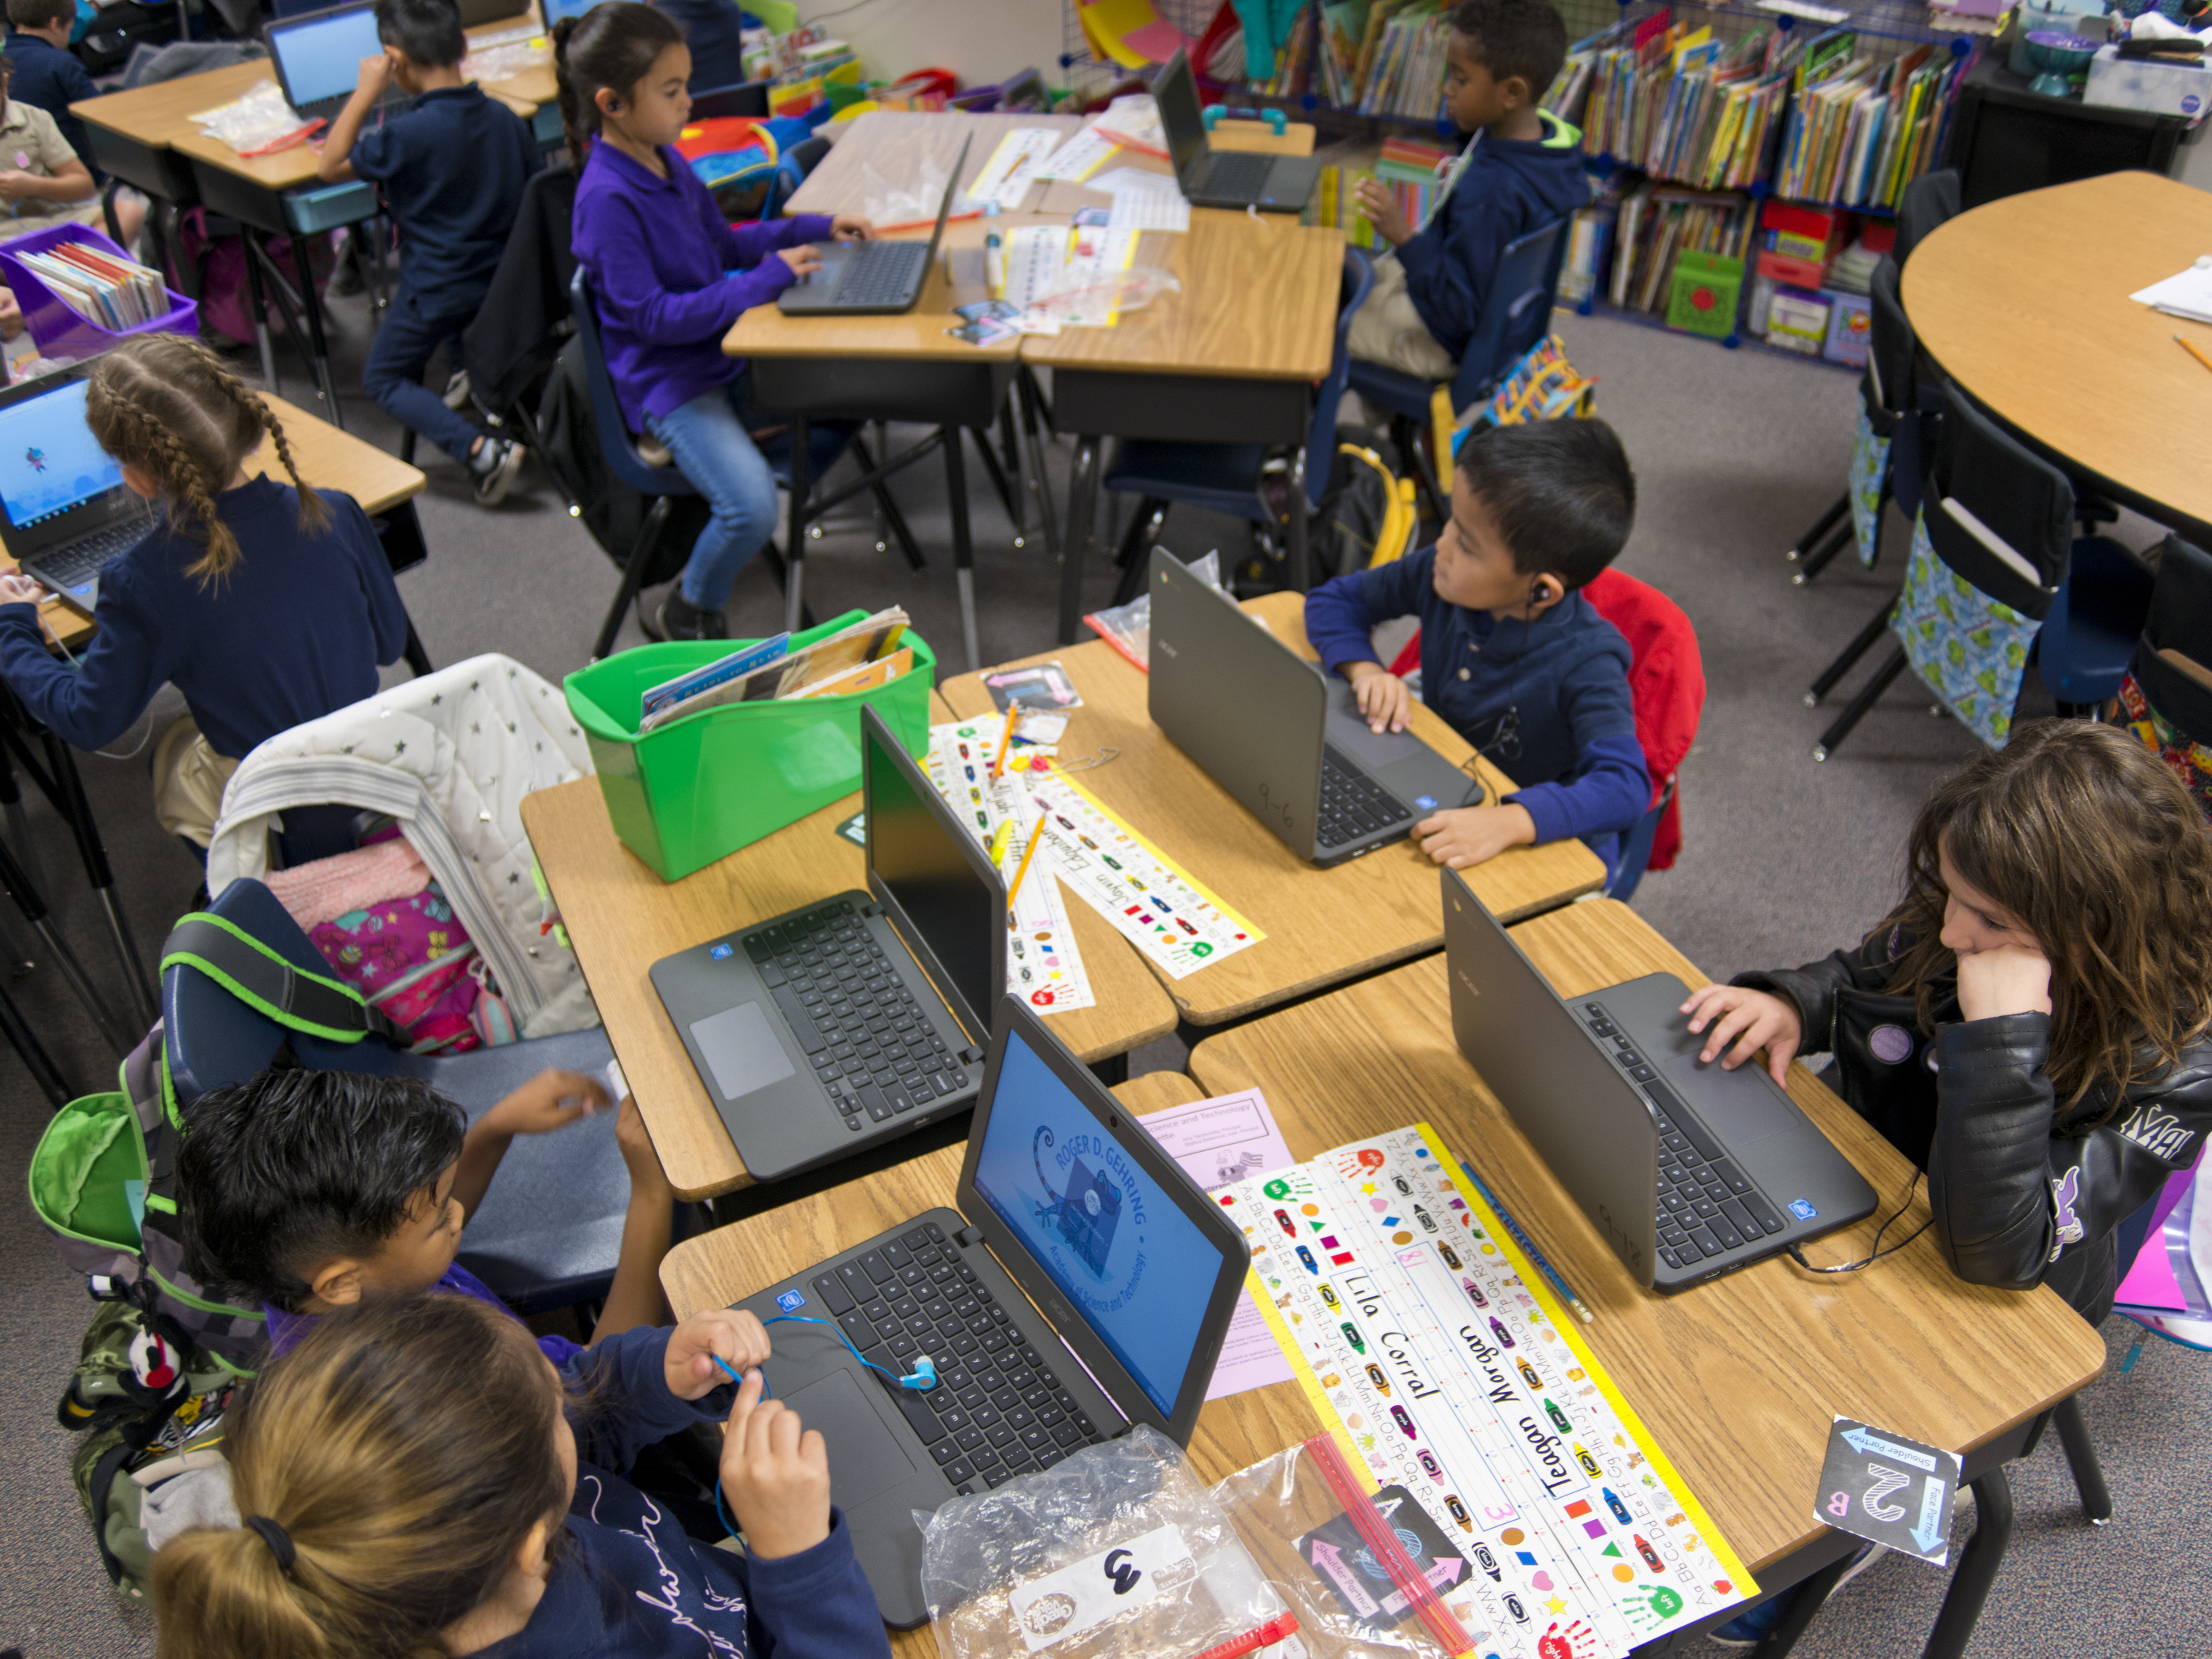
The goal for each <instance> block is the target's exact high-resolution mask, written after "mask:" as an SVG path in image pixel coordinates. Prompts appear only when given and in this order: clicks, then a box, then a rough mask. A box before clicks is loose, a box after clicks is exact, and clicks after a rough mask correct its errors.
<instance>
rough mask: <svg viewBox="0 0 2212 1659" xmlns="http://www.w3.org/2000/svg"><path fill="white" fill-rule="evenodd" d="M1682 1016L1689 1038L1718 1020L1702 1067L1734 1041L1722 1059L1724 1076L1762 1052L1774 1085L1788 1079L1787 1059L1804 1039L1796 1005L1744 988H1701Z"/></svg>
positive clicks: (1707, 1041) (1702, 1051)
mask: <svg viewBox="0 0 2212 1659" xmlns="http://www.w3.org/2000/svg"><path fill="white" fill-rule="evenodd" d="M1681 1012H1684V1013H1686V1014H1687V1015H1688V1016H1689V1017H1690V1030H1691V1031H1692V1033H1696V1032H1699V1031H1702V1030H1705V1026H1706V1024H1708V1023H1709V1022H1711V1021H1714V1020H1716V1019H1717V1021H1718V1023H1717V1024H1714V1025H1713V1030H1712V1035H1711V1036H1709V1037H1707V1038H1706V1039H1705V1047H1704V1048H1702V1049H1700V1050H1699V1054H1698V1059H1699V1061H1700V1062H1702V1063H1710V1062H1711V1060H1713V1059H1714V1058H1715V1057H1716V1056H1718V1055H1720V1053H1721V1050H1722V1049H1723V1048H1728V1043H1729V1038H1730V1037H1734V1038H1735V1048H1729V1052H1728V1054H1726V1056H1725V1057H1723V1058H1722V1059H1721V1069H1722V1070H1723V1071H1727V1072H1733V1071H1734V1070H1735V1068H1736V1067H1737V1066H1741V1065H1742V1064H1743V1063H1744V1061H1746V1060H1749V1059H1750V1058H1751V1057H1752V1056H1753V1054H1757V1053H1758V1052H1759V1050H1760V1049H1761V1048H1764V1049H1765V1050H1766V1069H1767V1070H1768V1071H1769V1072H1771V1073H1773V1075H1774V1080H1775V1081H1776V1082H1777V1083H1786V1082H1787V1081H1788V1080H1789V1077H1790V1057H1791V1056H1792V1055H1794V1054H1796V1052H1797V1045H1798V1044H1799V1043H1800V1042H1802V1041H1803V1040H1804V1036H1805V1026H1804V1022H1803V1021H1802V1020H1801V1019H1800V1018H1798V1016H1797V1007H1796V1004H1795V1003H1793V1002H1791V1001H1790V1000H1789V999H1788V998H1786V997H1778V996H1774V995H1771V994H1769V993H1767V992H1765V991H1754V990H1753V989H1752V988H1751V987H1749V986H1747V985H1701V986H1699V987H1698V988H1697V989H1696V990H1694V991H1692V992H1691V993H1690V1000H1688V1001H1687V1002H1686V1003H1684V1004H1683V1005H1682V1007H1681Z"/></svg>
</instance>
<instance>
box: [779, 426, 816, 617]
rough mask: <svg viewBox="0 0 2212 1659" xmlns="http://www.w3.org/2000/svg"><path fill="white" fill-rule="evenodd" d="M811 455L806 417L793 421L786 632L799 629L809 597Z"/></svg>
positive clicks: (784, 587) (784, 593) (785, 605)
mask: <svg viewBox="0 0 2212 1659" xmlns="http://www.w3.org/2000/svg"><path fill="white" fill-rule="evenodd" d="M811 459H812V457H811V451H810V450H809V449H808V447H807V435H806V416H804V415H801V416H797V417H796V418H794V419H793V422H792V423H791V516H790V529H789V532H788V533H787V535H786V537H785V538H784V544H783V545H784V558H785V559H786V561H787V562H788V564H789V567H790V574H788V575H787V577H786V578H785V580H784V584H783V631H784V632H785V633H787V634H796V633H797V632H799V611H800V610H801V609H802V608H803V607H804V605H805V599H806V494H807V491H808V490H809V489H811V488H812V483H813V481H812V480H811V478H809V477H807V468H808V465H810V463H811Z"/></svg>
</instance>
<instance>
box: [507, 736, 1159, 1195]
mask: <svg viewBox="0 0 2212 1659" xmlns="http://www.w3.org/2000/svg"><path fill="white" fill-rule="evenodd" d="M933 709H934V712H933V719H935V720H939V721H942V720H950V719H951V718H952V715H951V711H950V710H948V709H947V708H945V705H944V704H943V703H942V702H936V703H935V704H934V705H933ZM857 811H860V795H859V793H857V792H856V793H854V794H852V795H850V796H848V797H847V798H846V799H843V800H842V801H839V802H837V803H836V805H832V806H825V807H823V809H822V810H821V811H818V812H817V813H815V814H813V815H812V816H811V817H804V818H801V819H800V820H799V822H798V823H794V824H791V825H789V826H787V828H785V829H780V830H778V831H777V832H776V833H775V835H773V836H768V837H767V838H766V839H764V840H762V841H758V842H754V843H753V844H752V845H751V846H750V847H747V848H741V849H740V850H738V852H735V853H732V854H730V856H729V857H727V858H726V859H723V860H720V862H718V863H714V864H710V865H708V866H707V867H706V868H705V869H703V870H700V871H697V872H694V873H693V874H691V875H689V876H686V877H685V878H684V879H683V880H682V881H679V882H676V883H673V884H670V883H665V882H663V881H662V880H661V879H660V878H659V876H657V875H655V874H653V872H652V871H650V870H648V869H647V867H646V866H644V864H642V863H641V862H640V861H639V860H638V859H637V857H636V856H635V854H632V853H631V852H630V851H629V848H626V847H624V846H623V844H622V843H621V842H619V841H617V839H616V838H615V833H614V828H613V826H612V825H611V823H608V821H607V809H606V803H605V799H604V798H603V797H602V796H601V795H600V793H599V782H598V781H597V780H596V779H593V778H579V779H577V780H576V781H574V782H573V783H564V784H561V785H558V786H556V787H554V788H551V789H541V790H539V791H538V792H537V793H534V794H532V795H528V796H526V797H525V798H524V799H523V803H522V822H523V826H524V828H525V829H527V830H528V831H529V834H530V842H531V845H532V848H534V849H535V850H536V852H537V854H538V866H539V867H540V868H541V869H543V870H544V872H545V881H546V884H547V886H549V887H550V889H551V890H552V893H553V900H554V902H555V904H556V906H557V907H558V908H559V909H560V912H561V920H562V923H563V924H564V925H565V926H566V927H567V928H568V938H569V941H570V942H571V944H573V945H574V947H575V951H576V960H577V961H578V962H579V963H580V964H581V965H582V967H583V969H584V978H585V981H586V983H588V984H589V985H590V986H591V987H592V1000H593V1001H595V1002H597V1003H598V1004H599V1017H600V1018H602V1019H603V1020H605V1022H606V1028H607V1040H608V1041H609V1042H611V1044H613V1046H614V1051H615V1057H616V1058H617V1060H621V1061H622V1068H623V1078H624V1079H626V1080H627V1081H628V1082H629V1086H630V1091H631V1092H632V1093H633V1094H635V1096H636V1097H637V1103H638V1109H639V1110H640V1111H641V1112H642V1113H643V1114H644V1116H645V1125H646V1128H647V1130H648V1131H649V1132H650V1133H651V1134H652V1136H653V1146H654V1148H655V1150H656V1151H658V1152H659V1154H660V1164H661V1168H662V1169H664V1170H666V1171H667V1172H668V1179H669V1182H670V1183H671V1185H672V1186H674V1187H675V1188H676V1190H677V1193H678V1195H679V1196H680V1197H683V1198H686V1199H699V1198H711V1197H713V1196H714V1194H717V1193H726V1192H728V1191H729V1190H730V1189H731V1188H733V1187H742V1186H745V1185H748V1184H749V1183H750V1181H751V1179H752V1177H751V1176H749V1175H747V1174H746V1172H745V1166H744V1160H743V1159H741V1158H738V1149H737V1148H736V1147H735V1146H732V1145H731V1143H730V1136H729V1132H728V1131H727V1130H726V1129H725V1128H724V1127H722V1120H721V1118H720V1115H718V1114H717V1113H716V1111H715V1110H714V1103H712V1102H711V1101H709V1100H708V1098H707V1091H706V1089H705V1087H704V1085H702V1084H701V1083H700V1081H699V1074H698V1072H697V1071H696V1069H695V1068H694V1067H693V1066H692V1064H691V1057H690V1054H687V1053H685V1052H684V1042H683V1039H682V1038H681V1037H679V1036H677V1034H676V1028H675V1027H674V1026H673V1025H671V1024H670V1023H669V1020H668V1015H667V1013H666V1012H665V1010H663V1009H662V1007H661V1006H660V998H659V995H658V994H656V993H655V992H654V990H653V981H651V979H649V978H648V977H647V974H648V972H649V970H650V969H651V968H652V966H653V963H656V962H658V961H659V960H660V958H661V957H665V956H669V955H671V954H673V953H674V952H676V951H681V950H684V949H687V948H688V947H690V946H691V945H696V944H698V943H699V942H700V940H702V939H711V938H713V937H714V935H716V934H718V933H728V932H729V931H731V930H732V929H733V928H738V927H744V926H745V925H746V924H747V923H748V922H753V921H761V920H763V918H765V917H769V916H773V915H781V913H782V912H784V911H786V910H791V909H795V908H798V907H799V906H800V905H803V904H805V903H807V902H810V901H811V900H816V899H822V898H827V897H829V896H830V895H831V894H834V893H838V892H842V891H846V890H850V889H855V888H860V887H864V886H865V885H866V880H867V878H866V872H865V866H864V863H863V860H862V856H861V853H860V848H858V847H855V846H854V844H853V843H852V842H849V841H847V840H846V839H845V838H844V837H843V836H840V835H839V834H837V833H836V826H837V825H838V824H840V823H842V822H843V821H844V820H845V819H847V818H848V817H852V816H853V814H854V813H855V812H857ZM1066 909H1067V915H1068V925H1069V926H1070V927H1073V928H1074V930H1075V939H1076V945H1077V948H1078V949H1079V950H1080V951H1082V953H1083V963H1084V966H1085V969H1087V970H1088V972H1089V973H1090V975H1091V981H1092V985H1093V988H1094V992H1095V994H1096V995H1097V999H1098V1001H1097V1006H1096V1007H1091V1008H1079V1009H1075V1010H1073V1011H1072V1012H1067V1013H1060V1014H1053V1015H1050V1016H1048V1018H1050V1020H1051V1022H1052V1029H1053V1034H1054V1036H1058V1037H1059V1038H1060V1041H1062V1042H1065V1043H1066V1044H1067V1046H1068V1047H1069V1048H1073V1050H1075V1052H1076V1053H1077V1054H1079V1055H1080V1056H1081V1057H1082V1058H1083V1059H1084V1060H1103V1059H1106V1058H1108V1057H1109V1056H1111V1055H1114V1054H1127V1052H1128V1051H1129V1050H1130V1049H1132V1048H1137V1047H1139V1045H1141V1044H1143V1043H1146V1042H1152V1041H1154V1040H1155V1039H1156V1038H1158V1037H1162V1036H1166V1035H1167V1034H1168V1033H1169V1032H1170V1031H1172V1030H1174V1029H1175V1010H1174V1008H1173V1007H1172V1006H1170V1004H1169V1002H1168V1000H1167V998H1166V997H1165V996H1164V995H1163V994H1161V991H1160V988H1159V987H1158V983H1157V982H1156V981H1154V980H1153V978H1152V975H1151V974H1150V973H1149V972H1147V971H1146V968H1145V966H1144V963H1143V962H1142V960H1141V959H1140V958H1139V957H1138V955H1137V953H1136V951H1134V950H1133V949H1132V948H1131V947H1130V945H1128V944H1127V941H1125V940H1124V939H1122V938H1121V935H1120V934H1119V933H1115V931H1114V930H1113V929H1112V928H1111V927H1108V926H1107V925H1106V923H1105V922H1104V921H1102V920H1101V919H1100V918H1099V916H1098V915H1097V912H1095V911H1093V910H1092V909H1091V907H1090V906H1089V905H1087V904H1085V903H1084V902H1082V901H1081V900H1080V899H1079V898H1076V897H1075V896H1073V895H1068V896H1067V898H1066Z"/></svg>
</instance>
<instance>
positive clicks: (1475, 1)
mask: <svg viewBox="0 0 2212 1659" xmlns="http://www.w3.org/2000/svg"><path fill="white" fill-rule="evenodd" d="M1451 26H1452V33H1455V34H1464V35H1465V36H1467V38H1468V40H1470V41H1472V42H1473V43H1474V55H1475V57H1476V58H1478V59H1479V60H1480V62H1481V64H1482V66H1483V68H1485V69H1486V70H1489V71H1490V78H1491V79H1492V80H1493V81H1503V80H1505V79H1506V78H1507V77H1509V76H1516V75H1517V76H1520V77H1521V79H1522V81H1523V82H1526V83H1527V85H1528V95H1529V97H1531V98H1541V97H1542V96H1543V95H1544V94H1545V92H1546V91H1547V89H1548V88H1550V87H1551V84H1552V82H1554V81H1556V80H1557V79H1559V66H1560V65H1561V64H1565V62H1566V61H1567V25H1566V22H1565V20H1564V19H1563V18H1561V17H1560V15H1559V10H1558V9H1557V8H1556V7H1554V6H1553V4H1552V0H1459V4H1457V5H1456V6H1455V7H1453V8H1452V15H1451Z"/></svg>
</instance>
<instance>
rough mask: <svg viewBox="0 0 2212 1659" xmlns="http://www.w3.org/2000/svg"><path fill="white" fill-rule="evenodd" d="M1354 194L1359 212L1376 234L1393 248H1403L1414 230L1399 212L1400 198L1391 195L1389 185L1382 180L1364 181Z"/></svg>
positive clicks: (1361, 181)
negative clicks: (1357, 201) (1357, 199)
mask: <svg viewBox="0 0 2212 1659" xmlns="http://www.w3.org/2000/svg"><path fill="white" fill-rule="evenodd" d="M1352 194H1353V195H1355V196H1357V197H1358V198H1359V210H1360V211H1361V212H1362V213H1364V214H1365V215H1366V216H1367V222H1368V223H1369V224H1370V225H1372V226H1374V227H1375V234H1376V235H1377V236H1380V237H1381V238H1382V239H1383V240H1384V241H1386V242H1388V243H1389V244H1390V246H1392V247H1403V246H1405V245H1406V243H1407V241H1408V240H1410V239H1411V238H1412V236H1413V226H1411V225H1410V224H1407V222H1406V216H1405V215H1404V214H1403V213H1401V212H1400V211H1399V210H1398V198H1397V197H1395V196H1393V195H1392V194H1391V193H1390V186H1389V185H1386V184H1384V183H1383V181H1382V180H1381V179H1361V180H1360V181H1359V183H1358V185H1355V186H1354V187H1353V190H1352Z"/></svg>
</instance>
